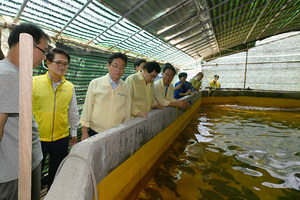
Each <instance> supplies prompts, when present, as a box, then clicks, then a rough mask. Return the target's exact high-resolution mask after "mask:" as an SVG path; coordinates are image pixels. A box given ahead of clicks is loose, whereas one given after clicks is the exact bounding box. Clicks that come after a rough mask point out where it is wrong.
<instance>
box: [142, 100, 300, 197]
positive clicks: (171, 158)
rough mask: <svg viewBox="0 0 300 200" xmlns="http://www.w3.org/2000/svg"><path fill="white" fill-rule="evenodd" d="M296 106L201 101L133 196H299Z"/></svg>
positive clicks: (299, 132) (299, 123) (299, 137)
mask: <svg viewBox="0 0 300 200" xmlns="http://www.w3.org/2000/svg"><path fill="white" fill-rule="evenodd" d="M299 127H300V109H299V108H275V107H271V108H270V107H268V108H267V107H253V106H244V105H236V104H235V105H233V104H224V105H216V104H203V105H201V107H200V108H199V110H198V111H197V114H196V115H195V116H194V117H193V118H192V120H191V121H190V123H189V124H188V125H187V126H186V128H185V129H184V130H183V131H182V132H181V134H180V135H179V136H178V138H177V139H176V140H175V141H174V143H173V145H172V146H171V147H170V149H169V150H168V153H167V155H165V157H164V161H163V162H162V163H161V165H160V166H159V167H158V169H157V170H156V171H155V172H154V175H153V177H152V178H151V179H150V180H149V182H148V183H147V184H146V186H145V187H144V188H143V189H142V191H141V192H140V193H139V194H138V196H137V198H136V199H139V200H142V199H189V200H193V199H196V200H198V199H212V200H222V199H231V200H233V199H249V200H258V199H263V200H265V199H280V200H283V199H300V130H299Z"/></svg>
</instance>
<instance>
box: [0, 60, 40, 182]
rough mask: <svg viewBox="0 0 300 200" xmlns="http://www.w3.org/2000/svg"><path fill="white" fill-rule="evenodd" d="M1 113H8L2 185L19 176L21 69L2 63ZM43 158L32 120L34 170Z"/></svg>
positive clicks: (0, 160)
mask: <svg viewBox="0 0 300 200" xmlns="http://www.w3.org/2000/svg"><path fill="white" fill-rule="evenodd" d="M0 97H1V98H0V113H7V114H8V118H7V121H6V123H5V125H4V130H3V136H2V140H1V142H0V183H3V182H8V181H11V180H15V179H18V174H19V68H18V67H17V66H15V65H14V64H12V63H11V62H9V61H6V60H1V61H0ZM42 158H43V154H42V148H41V143H40V138H39V132H38V126H37V123H36V122H35V121H34V119H33V118H32V170H33V169H35V168H36V167H37V166H38V164H39V163H40V162H41V160H42Z"/></svg>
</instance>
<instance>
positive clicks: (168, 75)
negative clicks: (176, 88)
mask: <svg viewBox="0 0 300 200" xmlns="http://www.w3.org/2000/svg"><path fill="white" fill-rule="evenodd" d="M164 75H166V76H167V77H169V78H173V77H174V75H170V74H166V73H164Z"/></svg>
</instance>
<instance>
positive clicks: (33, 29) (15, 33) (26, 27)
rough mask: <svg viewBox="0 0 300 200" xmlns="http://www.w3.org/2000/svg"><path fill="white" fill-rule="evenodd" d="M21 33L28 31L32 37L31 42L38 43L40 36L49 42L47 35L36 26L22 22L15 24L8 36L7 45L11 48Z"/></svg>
mask: <svg viewBox="0 0 300 200" xmlns="http://www.w3.org/2000/svg"><path fill="white" fill-rule="evenodd" d="M21 33H28V34H30V35H31V36H32V37H33V42H34V43H36V44H39V43H40V40H41V39H42V38H45V39H46V40H47V41H48V42H50V38H49V36H48V35H47V34H46V33H45V32H44V31H43V30H42V29H41V28H40V27H38V26H36V25H34V24H29V23H23V24H20V25H18V26H15V27H14V28H13V30H12V31H11V33H10V35H9V37H8V46H9V48H12V47H13V46H14V45H16V44H17V43H18V42H19V36H20V34H21Z"/></svg>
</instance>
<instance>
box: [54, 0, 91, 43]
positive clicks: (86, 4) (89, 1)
mask: <svg viewBox="0 0 300 200" xmlns="http://www.w3.org/2000/svg"><path fill="white" fill-rule="evenodd" d="M91 2H92V0H88V1H87V2H86V3H85V4H84V5H83V6H82V8H81V9H80V10H79V11H78V12H77V13H76V14H75V15H74V16H73V17H72V18H71V19H70V20H69V21H68V23H67V24H66V25H65V26H64V27H63V28H62V29H61V30H60V31H59V32H58V33H57V34H56V36H55V38H57V37H58V36H59V35H60V34H61V33H62V32H63V31H64V30H65V29H66V28H67V27H68V26H69V25H70V24H71V23H72V22H73V21H74V19H76V17H77V16H78V15H80V13H81V12H82V11H83V10H84V9H85V8H86V7H87V6H88V5H89V4H90V3H91Z"/></svg>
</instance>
